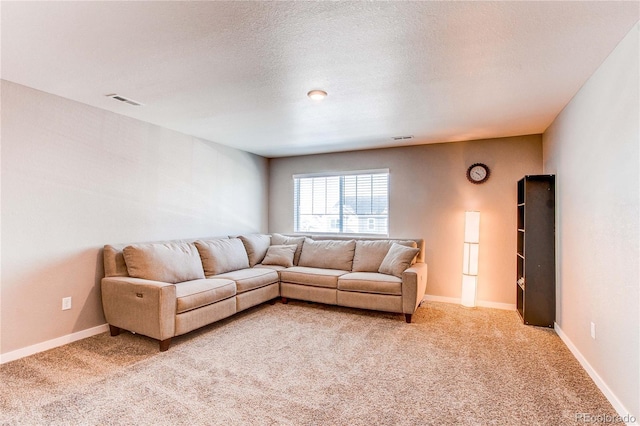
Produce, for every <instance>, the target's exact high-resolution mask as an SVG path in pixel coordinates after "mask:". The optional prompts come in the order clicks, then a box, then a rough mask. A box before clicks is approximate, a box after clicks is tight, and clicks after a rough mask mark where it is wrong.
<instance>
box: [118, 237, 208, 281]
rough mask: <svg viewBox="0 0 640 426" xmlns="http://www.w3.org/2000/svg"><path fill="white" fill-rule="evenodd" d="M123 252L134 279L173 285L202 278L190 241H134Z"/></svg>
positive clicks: (198, 259) (195, 251) (200, 267)
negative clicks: (142, 242)
mask: <svg viewBox="0 0 640 426" xmlns="http://www.w3.org/2000/svg"><path fill="white" fill-rule="evenodd" d="M122 254H123V256H124V261H125V263H126V264H127V271H128V273H129V276H131V277H134V278H143V279H146V280H153V281H162V282H165V283H172V284H175V283H181V282H184V281H191V280H198V279H202V278H204V271H203V270H202V263H201V262H200V256H199V255H198V250H196V247H195V246H194V245H193V244H190V243H149V244H133V245H130V246H127V247H125V248H124V249H123V250H122Z"/></svg>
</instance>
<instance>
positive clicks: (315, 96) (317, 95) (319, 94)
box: [307, 90, 327, 101]
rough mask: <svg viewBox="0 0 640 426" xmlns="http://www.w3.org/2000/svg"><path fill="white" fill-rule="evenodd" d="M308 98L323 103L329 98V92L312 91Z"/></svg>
mask: <svg viewBox="0 0 640 426" xmlns="http://www.w3.org/2000/svg"><path fill="white" fill-rule="evenodd" d="M307 96H308V97H310V98H311V99H313V100H314V101H321V100H323V99H324V98H326V97H327V92H325V91H324V90H312V91H310V92H309V93H307Z"/></svg>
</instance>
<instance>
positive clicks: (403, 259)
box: [378, 243, 420, 278]
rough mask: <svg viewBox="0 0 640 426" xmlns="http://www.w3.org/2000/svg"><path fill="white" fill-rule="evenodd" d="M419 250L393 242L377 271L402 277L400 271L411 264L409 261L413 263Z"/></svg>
mask: <svg viewBox="0 0 640 426" xmlns="http://www.w3.org/2000/svg"><path fill="white" fill-rule="evenodd" d="M419 252H420V249H418V248H412V247H406V246H403V245H400V244H395V243H394V244H392V245H391V248H390V249H389V252H388V253H387V255H386V256H385V257H384V259H383V260H382V263H381V264H380V268H379V269H378V272H380V273H381V274H387V275H395V276H396V277H398V278H402V273H403V272H404V271H405V270H406V269H407V268H408V267H409V266H411V263H413V260H414V259H415V257H416V256H417V255H418V253H419Z"/></svg>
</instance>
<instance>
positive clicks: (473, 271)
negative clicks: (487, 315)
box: [460, 212, 480, 308]
mask: <svg viewBox="0 0 640 426" xmlns="http://www.w3.org/2000/svg"><path fill="white" fill-rule="evenodd" d="M479 250H480V212H465V213H464V264H463V265H462V296H461V297H460V303H461V304H462V306H466V307H468V308H473V307H474V306H476V291H477V288H478V252H479Z"/></svg>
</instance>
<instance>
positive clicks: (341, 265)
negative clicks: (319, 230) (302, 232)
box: [298, 238, 356, 271]
mask: <svg viewBox="0 0 640 426" xmlns="http://www.w3.org/2000/svg"><path fill="white" fill-rule="evenodd" d="M355 248H356V242H355V240H348V241H335V240H326V241H315V240H312V239H311V238H305V240H304V244H303V245H302V253H300V261H299V262H298V265H299V266H307V267H311V268H325V269H339V270H342V271H350V270H351V266H352V265H353V253H354V251H355Z"/></svg>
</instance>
